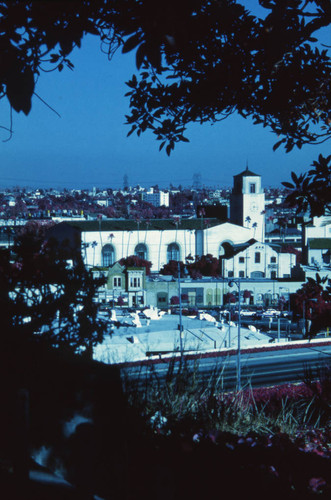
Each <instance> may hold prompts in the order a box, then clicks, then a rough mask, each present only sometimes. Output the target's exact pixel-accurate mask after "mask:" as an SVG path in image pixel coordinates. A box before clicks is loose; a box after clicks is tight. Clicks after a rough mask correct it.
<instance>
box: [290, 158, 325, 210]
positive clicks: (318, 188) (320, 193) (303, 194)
mask: <svg viewBox="0 0 331 500" xmlns="http://www.w3.org/2000/svg"><path fill="white" fill-rule="evenodd" d="M312 167H313V168H312V169H311V170H309V171H308V172H306V173H304V174H300V175H299V176H298V175H296V174H295V173H294V172H292V181H293V182H292V183H291V182H283V183H282V184H283V185H284V186H285V187H286V188H288V189H290V194H289V195H288V196H287V197H286V202H287V203H288V204H289V205H290V206H292V207H297V212H308V211H310V215H311V216H313V215H316V216H319V215H323V214H325V213H326V214H330V213H331V155H330V156H328V157H326V158H324V156H322V155H319V157H318V160H317V161H314V162H313V164H312Z"/></svg>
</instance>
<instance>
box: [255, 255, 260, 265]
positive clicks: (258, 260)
mask: <svg viewBox="0 0 331 500" xmlns="http://www.w3.org/2000/svg"><path fill="white" fill-rule="evenodd" d="M260 262H261V254H260V252H255V264H260Z"/></svg>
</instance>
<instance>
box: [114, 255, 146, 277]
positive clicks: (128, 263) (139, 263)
mask: <svg viewBox="0 0 331 500" xmlns="http://www.w3.org/2000/svg"><path fill="white" fill-rule="evenodd" d="M119 263H120V264H121V266H125V267H144V268H145V269H146V276H149V275H150V273H151V267H152V263H151V262H150V261H149V260H146V259H142V258H141V257H138V256H137V255H129V257H123V258H122V259H120V260H119Z"/></svg>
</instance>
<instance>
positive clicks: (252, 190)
mask: <svg viewBox="0 0 331 500" xmlns="http://www.w3.org/2000/svg"><path fill="white" fill-rule="evenodd" d="M249 192H250V193H255V184H250V185H249Z"/></svg>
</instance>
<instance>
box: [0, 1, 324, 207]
mask: <svg viewBox="0 0 331 500" xmlns="http://www.w3.org/2000/svg"><path fill="white" fill-rule="evenodd" d="M259 3H260V6H261V7H263V8H264V9H265V12H266V15H265V17H264V18H259V17H258V16H256V15H252V14H251V13H250V12H249V11H248V9H247V8H245V6H244V5H243V4H241V3H240V2H236V1H235V0H193V1H190V0H183V1H182V2H180V3H179V2H176V1H175V0H160V1H159V2H153V1H151V0H112V1H108V2H107V1H104V0H84V1H82V2H51V3H50V2H37V1H36V2H33V1H30V2H20V1H19V0H13V1H12V2H0V14H1V16H2V17H1V20H0V25H1V28H2V29H1V32H0V33H1V34H0V38H1V47H2V50H1V72H0V85H1V94H0V97H5V96H6V97H7V98H8V100H9V103H10V105H11V108H12V109H14V110H15V111H17V112H20V111H23V112H24V113H25V114H28V113H29V112H30V110H31V104H32V96H33V95H35V96H37V97H38V95H37V93H36V90H35V89H36V81H37V77H38V76H39V75H40V74H41V72H42V71H44V70H46V71H49V70H52V69H53V70H54V69H56V70H58V71H62V70H63V68H64V67H68V68H69V69H73V65H72V63H71V61H70V60H69V58H68V57H69V55H70V53H71V51H72V49H73V47H74V46H78V47H80V44H81V39H82V38H83V36H85V35H86V34H95V35H97V36H99V37H100V39H101V41H102V45H103V48H104V50H105V51H106V52H107V53H108V56H109V58H111V56H112V54H113V53H114V51H116V50H117V49H118V48H120V47H121V48H122V52H124V53H125V52H129V51H131V50H135V51H136V65H137V68H138V71H139V75H138V77H137V76H136V75H134V76H133V77H132V78H131V80H130V81H129V82H128V87H129V92H128V94H127V95H128V97H129V100H130V107H131V113H130V114H129V115H128V116H127V117H126V118H127V123H128V124H129V125H130V126H131V129H130V131H129V133H128V135H130V134H132V133H133V132H135V133H137V134H138V135H141V133H142V132H145V131H146V130H150V131H152V133H153V134H155V137H156V139H157V140H158V141H160V150H161V149H163V148H164V149H165V151H166V153H167V154H168V155H169V154H170V153H171V151H172V150H173V149H174V147H175V144H176V143H178V142H188V139H187V138H186V137H185V136H184V133H185V130H186V127H187V125H188V124H189V123H192V122H197V123H201V124H202V123H206V122H208V123H214V122H217V121H220V120H224V119H225V118H227V117H228V116H230V115H231V114H232V113H234V112H237V113H239V114H240V115H241V116H243V117H244V118H248V117H250V118H252V119H253V122H254V123H255V124H261V125H263V126H264V127H269V128H270V129H271V131H272V132H273V133H275V134H276V135H277V137H278V139H279V140H278V142H277V143H276V144H275V146H274V149H277V148H278V147H279V146H280V145H284V147H285V149H286V151H287V152H289V151H291V150H292V149H293V147H295V146H296V147H298V148H301V147H302V146H303V145H304V144H307V143H310V144H319V143H321V142H323V141H325V140H327V139H329V138H330V135H331V120H330V115H329V110H330V88H331V76H330V72H331V71H330V59H329V57H328V53H327V50H326V48H325V47H323V46H321V44H318V43H317V38H315V34H316V33H318V30H319V29H320V28H323V27H326V26H328V25H329V24H330V22H331V8H330V2H329V0H310V1H305V0H282V1H275V0H259ZM9 131H10V134H11V133H12V125H10V127H9ZM321 174H322V178H323V179H326V178H325V174H327V172H323V173H322V172H321ZM303 181H304V179H303ZM299 187H300V188H301V187H303V188H304V187H305V186H301V185H300V186H299ZM315 208H316V206H315V205H314V206H313V207H312V210H313V211H314V210H315ZM318 211H321V209H320V207H319V208H318Z"/></svg>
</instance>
